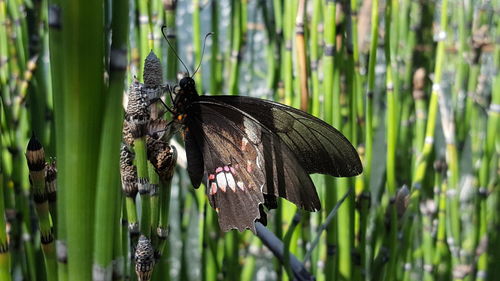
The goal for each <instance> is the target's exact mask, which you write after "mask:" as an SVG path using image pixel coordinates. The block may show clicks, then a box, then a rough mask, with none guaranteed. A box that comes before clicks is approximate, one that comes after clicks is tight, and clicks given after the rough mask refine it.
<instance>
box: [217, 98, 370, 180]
mask: <svg viewBox="0 0 500 281" xmlns="http://www.w3.org/2000/svg"><path fill="white" fill-rule="evenodd" d="M211 99H216V100H217V101H219V102H224V103H226V104H230V105H232V106H234V107H236V108H238V109H240V110H241V111H244V112H245V113H247V114H248V115H250V116H252V117H253V118H255V119H256V120H258V122H260V123H261V124H262V125H263V126H265V127H266V128H268V129H269V130H271V131H273V132H275V133H276V134H277V135H278V136H279V137H280V138H281V139H282V140H283V142H284V143H285V144H286V145H287V146H288V147H289V148H290V150H291V151H293V153H294V154H295V156H296V157H297V159H298V160H299V162H300V164H301V166H302V167H303V168H304V169H305V170H306V171H307V173H309V174H312V173H321V174H328V175H332V176H336V177H349V176H355V175H358V174H360V173H361V172H362V171H363V167H362V165H361V161H360V160H359V156H358V154H357V152H356V150H355V149H354V147H353V146H352V145H351V143H350V142H349V141H348V140H347V139H346V138H345V137H344V136H343V135H342V134H341V133H340V132H339V131H337V130H336V129H335V128H333V127H332V126H330V125H328V124H327V123H326V122H324V121H323V120H321V119H318V118H316V117H314V116H312V115H309V114H307V113H305V112H303V111H301V110H298V109H296V108H293V107H289V106H286V105H283V104H280V103H277V102H273V101H268V100H262V99H258V98H252V97H244V96H216V97H211Z"/></svg>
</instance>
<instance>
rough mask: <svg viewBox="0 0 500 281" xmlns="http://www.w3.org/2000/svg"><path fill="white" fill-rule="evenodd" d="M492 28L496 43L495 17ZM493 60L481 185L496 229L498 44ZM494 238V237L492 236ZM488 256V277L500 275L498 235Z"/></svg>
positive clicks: (499, 204) (499, 31)
mask: <svg viewBox="0 0 500 281" xmlns="http://www.w3.org/2000/svg"><path fill="white" fill-rule="evenodd" d="M499 7H500V3H498V1H497V2H496V6H495V8H497V9H498V8H499ZM493 28H494V29H495V32H494V34H495V38H496V40H497V42H498V40H499V38H500V19H499V18H498V17H496V22H494V25H493ZM493 59H494V62H495V65H494V68H495V72H496V75H495V76H494V77H493V82H492V89H493V90H492V99H491V103H490V107H489V110H488V116H489V118H488V131H487V138H486V147H485V157H484V158H483V165H485V166H489V167H488V168H487V169H486V171H484V172H483V173H482V175H483V176H482V178H484V179H485V180H481V179H480V180H481V183H482V184H484V182H485V181H486V179H488V180H487V181H488V183H487V186H488V190H489V191H490V192H491V194H490V200H491V202H494V203H493V204H491V205H488V207H489V208H488V213H489V214H491V215H490V216H489V221H490V222H491V226H490V227H495V226H496V227H498V225H500V215H499V214H500V212H499V210H500V189H499V188H498V180H499V176H498V173H495V170H497V169H498V165H499V164H498V162H499V155H500V152H499V149H498V147H499V145H498V143H499V142H500V141H499V138H498V131H499V127H500V121H499V117H500V44H496V46H495V50H494V53H493ZM495 184H496V185H495ZM492 236H494V235H492ZM488 239H489V241H492V242H489V241H488V246H489V248H488V251H487V253H488V256H491V257H492V258H491V259H490V260H489V261H488V265H487V266H488V272H487V274H488V276H498V274H500V269H499V267H498V266H496V263H495V262H494V261H496V260H498V258H499V257H500V254H499V252H498V251H497V250H496V249H498V247H500V238H499V237H498V235H497V236H496V237H491V238H490V237H488Z"/></svg>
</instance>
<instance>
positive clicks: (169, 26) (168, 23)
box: [163, 0, 179, 102]
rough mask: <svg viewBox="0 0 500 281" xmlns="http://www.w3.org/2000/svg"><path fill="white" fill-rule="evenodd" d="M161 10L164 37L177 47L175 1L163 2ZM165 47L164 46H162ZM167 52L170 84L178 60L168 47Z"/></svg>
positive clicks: (173, 77) (173, 78)
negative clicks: (162, 13)
mask: <svg viewBox="0 0 500 281" xmlns="http://www.w3.org/2000/svg"><path fill="white" fill-rule="evenodd" d="M163 8H164V9H165V27H166V28H165V36H167V38H168V40H169V41H170V44H172V47H173V48H176V46H177V40H176V38H177V35H176V27H175V19H176V17H175V12H176V8H177V1H176V0H167V1H164V2H163ZM164 45H165V44H164ZM166 52H167V71H166V72H165V75H166V78H167V82H169V83H172V82H173V81H176V77H177V65H178V63H179V62H178V58H177V57H176V56H175V53H174V50H172V48H170V46H168V45H167V46H166ZM167 102H170V99H167Z"/></svg>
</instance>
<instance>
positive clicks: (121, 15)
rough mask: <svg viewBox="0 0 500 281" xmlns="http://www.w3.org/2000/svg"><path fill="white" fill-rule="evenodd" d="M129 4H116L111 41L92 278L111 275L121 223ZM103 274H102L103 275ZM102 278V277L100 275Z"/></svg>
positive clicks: (98, 182) (99, 163)
mask: <svg viewBox="0 0 500 281" xmlns="http://www.w3.org/2000/svg"><path fill="white" fill-rule="evenodd" d="M128 12H129V7H128V3H122V4H119V3H118V2H117V1H114V4H113V22H112V44H111V53H110V69H109V71H110V74H109V87H108V88H107V91H108V95H107V99H105V100H104V101H105V104H106V106H105V109H104V110H105V112H104V124H103V127H102V133H101V136H102V137H101V145H100V150H99V151H100V152H101V153H100V155H99V162H98V167H99V168H98V173H97V187H96V188H97V194H96V199H97V200H96V211H95V214H96V219H95V239H94V249H95V250H94V265H93V267H94V268H93V278H95V279H96V280H99V279H100V278H106V277H108V276H111V275H112V270H113V265H112V260H113V249H114V243H113V240H114V239H117V238H116V237H117V234H118V232H117V230H118V229H119V226H120V220H119V216H118V215H119V211H118V210H119V209H120V207H119V206H120V205H121V204H120V203H121V200H119V199H120V197H119V196H117V194H119V186H120V183H119V178H120V177H119V167H118V165H117V163H119V157H120V141H121V126H122V123H123V120H122V119H123V117H122V110H123V109H122V107H121V101H122V95H123V88H124V79H125V71H126V69H127V50H128V46H127V43H128V21H127V19H128ZM101 274H102V275H101ZM99 277H100V278H99Z"/></svg>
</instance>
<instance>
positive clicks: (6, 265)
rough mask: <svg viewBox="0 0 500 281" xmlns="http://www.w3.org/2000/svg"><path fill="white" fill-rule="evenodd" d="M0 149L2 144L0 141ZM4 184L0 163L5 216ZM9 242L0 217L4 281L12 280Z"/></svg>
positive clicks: (0, 194) (0, 204) (0, 211)
mask: <svg viewBox="0 0 500 281" xmlns="http://www.w3.org/2000/svg"><path fill="white" fill-rule="evenodd" d="M0 149H2V143H1V141H0ZM5 188H6V184H5V179H4V175H3V170H2V163H1V162H0V214H5V204H4V194H6V192H5ZM8 249H9V242H8V239H7V225H6V219H5V216H3V215H2V216H0V279H2V280H5V281H10V280H12V278H11V276H10V268H11V253H10V252H9V250H8Z"/></svg>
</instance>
